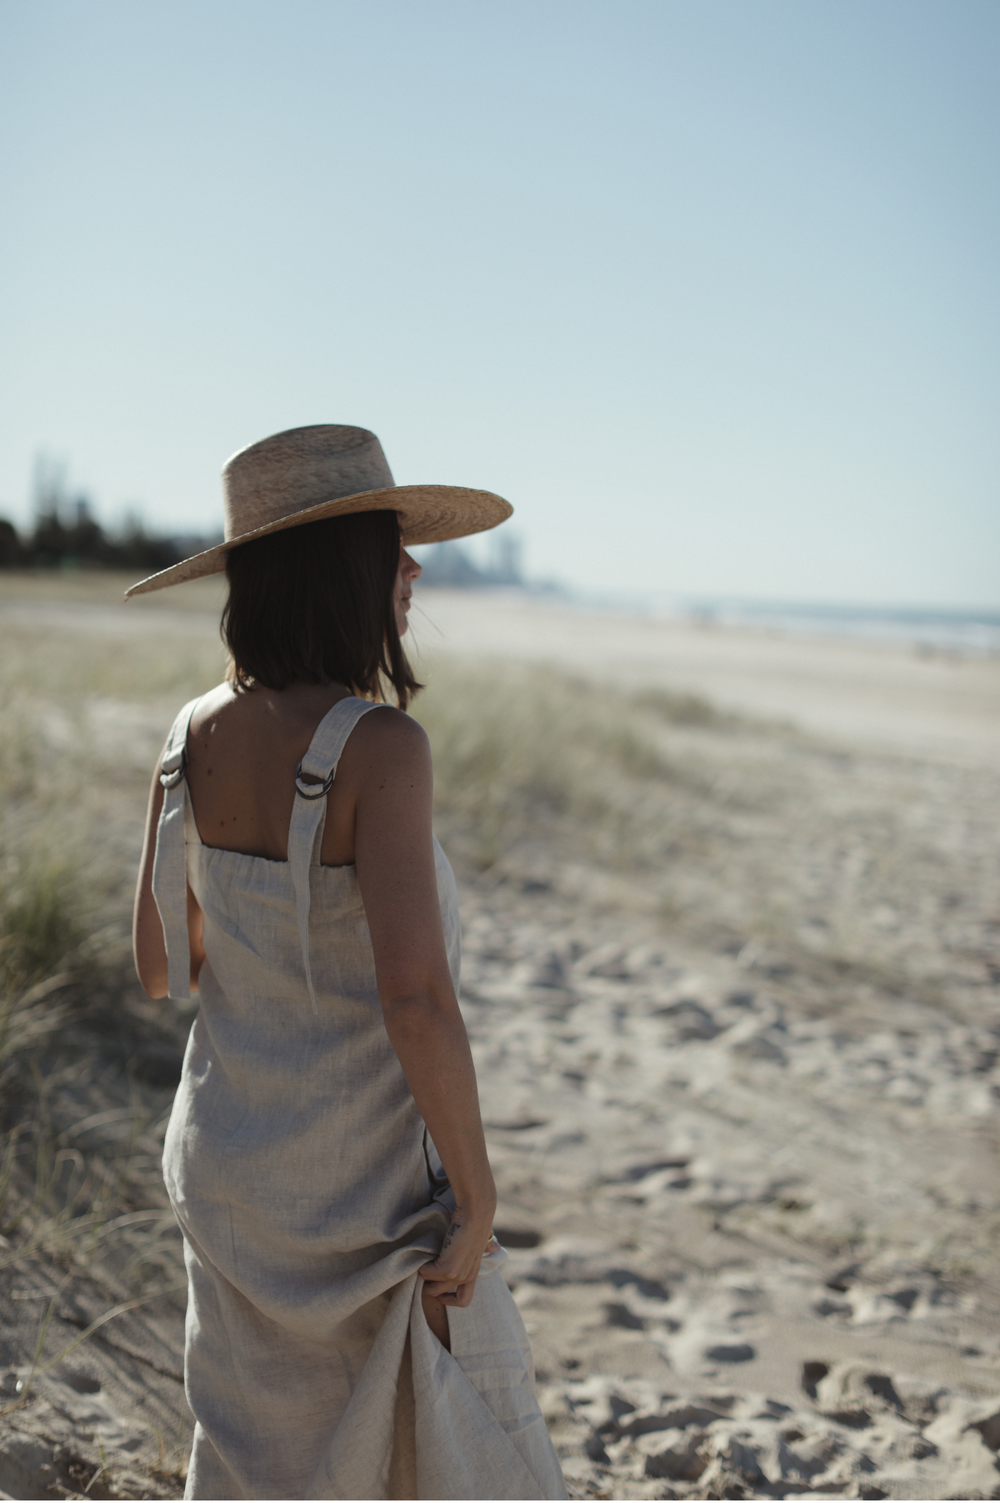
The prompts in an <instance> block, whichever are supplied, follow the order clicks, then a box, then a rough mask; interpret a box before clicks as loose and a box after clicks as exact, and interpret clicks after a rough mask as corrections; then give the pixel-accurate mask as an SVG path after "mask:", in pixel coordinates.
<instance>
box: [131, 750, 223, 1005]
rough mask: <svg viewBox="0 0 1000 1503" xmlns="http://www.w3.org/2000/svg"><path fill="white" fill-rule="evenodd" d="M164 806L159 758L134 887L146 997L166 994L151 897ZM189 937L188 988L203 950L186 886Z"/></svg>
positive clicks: (135, 940) (194, 982)
mask: <svg viewBox="0 0 1000 1503" xmlns="http://www.w3.org/2000/svg"><path fill="white" fill-rule="evenodd" d="M162 809H163V785H162V784H161V782H160V762H159V761H158V762H157V764H156V768H155V770H154V772H153V783H152V787H151V788H150V790H149V807H148V809H147V811H146V834H145V838H144V840H143V844H142V862H141V865H140V867H139V881H138V883H137V885H136V889H135V908H134V910H133V913H132V954H133V955H134V957H135V969H136V973H137V975H138V977H139V982H140V985H141V986H142V989H143V991H144V992H145V993H146V995H147V997H154V998H158V997H165V996H166V995H167V946H166V942H165V940H164V938H163V925H162V924H161V923H160V914H159V910H158V909H157V906H156V899H155V898H154V897H153V861H154V859H155V857H156V830H157V826H158V825H159V822H160V813H161V811H162ZM187 906H188V939H189V941H190V946H191V989H192V991H197V990H198V976H199V973H200V971H201V966H202V961H203V960H204V959H205V950H204V946H203V944H202V932H201V931H202V913H201V908H200V907H199V906H198V899H197V898H196V897H195V895H194V893H193V892H192V891H191V889H190V887H189V888H188V890H187Z"/></svg>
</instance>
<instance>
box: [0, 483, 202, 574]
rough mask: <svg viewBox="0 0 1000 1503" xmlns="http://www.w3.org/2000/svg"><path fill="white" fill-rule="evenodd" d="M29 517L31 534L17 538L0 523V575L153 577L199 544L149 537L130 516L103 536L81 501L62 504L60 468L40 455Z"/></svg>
mask: <svg viewBox="0 0 1000 1503" xmlns="http://www.w3.org/2000/svg"><path fill="white" fill-rule="evenodd" d="M34 513H35V520H34V524H33V525H32V527H31V529H30V530H29V531H26V532H20V533H19V532H18V530H17V528H16V527H15V526H14V524H13V522H10V521H8V520H7V519H6V518H5V517H0V569H58V568H82V569H95V568H97V569H138V570H146V572H147V573H153V572H155V571H156V570H157V569H168V568H169V567H170V565H171V564H176V563H178V562H179V561H180V559H182V558H185V557H186V556H187V555H188V554H189V553H196V552H197V551H198V545H199V544H201V543H202V540H201V539H196V538H167V537H159V536H157V535H155V534H153V533H149V532H147V531H146V529H145V527H144V526H143V524H142V522H141V521H140V520H139V518H138V517H136V516H134V515H132V516H129V517H127V518H126V520H125V522H124V524H123V526H122V527H121V528H119V529H117V530H116V531H114V532H110V531H106V530H105V528H103V527H102V526H101V524H100V522H98V521H97V518H96V517H95V516H94V514H93V510H92V508H91V504H90V501H89V499H88V498H87V497H86V496H83V495H77V496H76V497H74V498H73V499H69V498H68V496H67V494H66V488H65V478H64V471H63V469H62V467H61V466H60V465H59V464H57V463H55V462H54V461H52V460H51V459H48V458H46V456H44V455H42V456H40V457H39V459H38V461H37V463H36V466H35V479H34ZM212 541H215V540H214V539H213V540H212ZM192 544H193V546H189V545H192ZM202 546H205V547H208V546H210V544H209V543H208V542H205V543H204V544H202Z"/></svg>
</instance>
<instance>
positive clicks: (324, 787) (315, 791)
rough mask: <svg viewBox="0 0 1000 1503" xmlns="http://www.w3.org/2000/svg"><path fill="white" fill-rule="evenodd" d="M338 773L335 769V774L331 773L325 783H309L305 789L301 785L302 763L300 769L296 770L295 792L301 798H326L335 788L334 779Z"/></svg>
mask: <svg viewBox="0 0 1000 1503" xmlns="http://www.w3.org/2000/svg"><path fill="white" fill-rule="evenodd" d="M336 771H337V769H336V768H334V769H333V772H331V774H330V776H329V777H328V778H327V780H326V782H325V783H307V784H306V786H305V787H303V786H302V783H301V778H302V763H301V762H300V763H299V765H298V767H296V769H295V792H296V793H297V794H298V795H299V797H300V798H309V799H313V798H326V795H327V794H328V793H329V792H330V789H331V788H332V787H333V779H334V774H335V773H336Z"/></svg>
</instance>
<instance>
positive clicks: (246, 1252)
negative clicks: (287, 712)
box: [164, 692, 459, 1318]
mask: <svg viewBox="0 0 1000 1503" xmlns="http://www.w3.org/2000/svg"><path fill="white" fill-rule="evenodd" d="M220 698H221V696H220V695H219V694H218V692H216V693H213V695H212V696H209V697H208V700H207V702H206V704H205V706H204V712H203V713H201V714H199V711H200V710H201V709H202V707H201V706H199V707H198V709H196V711H195V715H194V717H193V718H192V725H191V731H190V732H189V735H188V743H187V745H188V756H189V777H192V775H193V773H194V771H195V769H196V768H197V767H198V766H199V764H200V767H201V772H202V777H203V780H204V782H206V783H207V782H208V781H209V779H210V778H211V777H219V775H220V774H223V773H224V774H225V776H226V778H227V779H228V778H229V777H231V776H232V775H233V773H232V761H230V760H229V759H228V758H227V752H228V750H229V747H230V746H231V745H232V744H233V743H235V744H236V745H237V746H238V745H239V739H238V738H239V736H240V735H241V734H242V735H246V734H247V731H248V722H249V721H250V717H247V716H239V715H237V714H235V713H233V710H234V709H235V708H236V707H234V706H233V705H232V704H231V703H230V704H229V705H227V704H226V703H225V701H223V708H222V710H221V711H220V710H214V711H213V704H217V703H218V701H219V699H220ZM375 709H376V707H374V706H370V705H365V704H363V703H362V702H359V701H358V700H356V699H353V698H351V697H350V696H343V695H341V696H339V697H338V698H337V699H336V700H335V703H334V706H333V707H332V709H331V710H330V711H329V712H328V713H327V715H326V716H325V717H324V718H323V720H322V721H321V724H320V727H319V729H318V731H317V734H316V738H315V740H314V738H313V737H310V740H309V742H307V744H306V748H305V750H303V751H302V752H301V753H300V756H299V760H301V759H302V757H304V756H305V753H306V751H308V749H309V745H310V742H311V743H312V744H313V745H314V747H315V745H316V742H317V741H321V742H325V748H326V751H325V760H326V761H328V762H331V763H336V761H338V760H339V757H340V748H341V746H342V745H348V746H349V745H350V739H352V737H353V735H354V734H356V733H357V730H358V729H360V727H361V725H363V724H364V723H365V721H366V720H367V719H369V718H371V719H373V720H374V719H375V718H376V717H375V715H374V714H373V715H371V716H369V715H368V714H367V713H366V711H371V710H375ZM227 711H228V713H227ZM378 713H380V714H385V713H386V712H385V711H384V710H379V711H378ZM199 722H200V727H199ZM265 724H266V725H268V726H269V728H270V725H277V734H275V735H273V736H272V737H271V742H272V744H271V745H268V744H267V742H266V741H265V744H264V748H263V750H262V751H260V752H258V750H257V749H256V748H254V747H252V746H251V748H250V751H249V755H248V756H247V757H246V758H245V759H244V760H245V763H246V766H247V772H246V776H245V778H244V779H243V788H244V790H246V789H249V790H250V791H251V792H256V793H257V795H258V798H259V803H260V805H261V807H262V808H263V810H264V812H265V814H266V815H270V814H271V812H272V811H271V809H269V808H268V801H267V799H266V798H265V797H263V795H262V790H261V788H260V786H259V785H260V782H262V780H263V779H264V778H266V777H268V776H271V775H273V759H274V758H275V755H277V758H278V759H280V758H281V756H282V754H285V753H287V751H288V745H289V741H290V740H291V748H292V752H293V753H294V752H295V751H296V750H297V749H298V748H297V746H296V744H295V742H294V740H292V739H291V738H290V737H288V736H287V734H286V733H285V727H284V726H282V725H281V723H280V722H278V721H276V718H275V717H274V716H273V714H272V717H271V719H270V722H269V721H265ZM216 727H221V731H220V730H218V729H214V728H216ZM294 729H295V728H294V725H293V730H294ZM275 747H276V752H275ZM314 755H315V752H314ZM323 760H324V755H321V756H320V761H323ZM295 765H297V763H296V764H293V766H292V768H291V770H290V772H289V773H288V774H287V777H288V781H289V782H290V783H291V785H292V787H293V789H294V786H295V785H294V767H295ZM336 773H337V775H336V777H335V778H334V786H336V783H337V782H338V781H339V778H340V769H339V767H337V768H336ZM255 779H257V780H258V787H257V789H256V790H254V787H253V784H254V780H255ZM220 781H221V777H220ZM195 786H196V787H197V786H198V785H197V784H195ZM237 786H238V787H239V781H238V780H237ZM331 791H332V790H331ZM193 792H194V790H193V789H192V793H193ZM272 802H276V800H273V801H272ZM341 802H342V804H346V802H347V795H346V794H345V795H344V797H343V799H342V800H341ZM192 803H193V804H194V812H195V814H197V810H198V803H196V802H195V800H194V798H193V797H192ZM315 803H316V804H317V805H318V803H319V800H316V801H315ZM210 807H211V805H210ZM201 808H202V824H203V827H204V824H205V802H204V801H202V803H201ZM293 812H296V811H295V804H294V799H293ZM316 812H318V810H317V811H316ZM306 813H307V815H308V814H310V813H313V810H311V809H310V808H309V806H308V804H307V806H306ZM315 822H316V821H315V817H314V823H315ZM345 822H346V821H345ZM212 828H213V826H212V825H211V824H209V825H208V829H212ZM237 828H238V829H240V828H241V826H239V825H238V826H237ZM252 828H253V827H252V825H251V823H250V821H249V820H247V821H245V822H244V824H243V826H242V829H244V830H250V829H252ZM284 845H285V853H286V854H287V855H290V857H291V859H290V860H288V859H272V858H270V857H269V856H266V855H261V854H256V853H247V852H240V851H237V850H232V849H228V848H219V847H212V846H210V845H207V844H205V843H204V842H203V841H201V840H200V839H199V838H198V830H197V827H196V826H195V824H194V822H193V821H192V820H191V819H188V820H187V839H186V842H185V869H186V873H187V879H188V881H189V883H190V885H191V889H192V891H193V893H194V895H195V897H196V899H197V901H198V904H199V906H200V908H201V911H202V915H203V945H204V950H205V956H206V959H205V962H204V964H203V966H202V969H201V974H200V995H201V1011H200V1015H199V1017H198V1020H197V1022H196V1024H195V1026H194V1028H193V1030H192V1034H191V1039H190V1042H189V1046H188V1052H187V1056H186V1059H185V1067H184V1074H183V1079H182V1082H181V1086H180V1089H179V1091H178V1096H177V1101H176V1104H175V1108H174V1112H173V1116H172V1118H171V1125H170V1132H169V1135H168V1139H167V1142H166V1144H165V1153H164V1170H165V1174H166V1176H167V1182H168V1186H169V1188H170V1191H171V1196H172V1198H173V1199H174V1201H175V1203H176V1204H177V1205H178V1206H180V1207H182V1214H183V1218H184V1225H185V1230H186V1231H188V1233H189V1234H190V1235H191V1236H192V1237H194V1239H195V1240H196V1241H197V1242H198V1243H199V1244H201V1245H203V1246H211V1247H217V1246H218V1245H219V1244H220V1241H222V1242H223V1244H224V1245H228V1246H229V1248H231V1253H230V1255H229V1256H227V1257H226V1258H224V1259H223V1268H222V1271H223V1272H224V1273H225V1275H226V1277H227V1278H229V1279H230V1280H232V1281H233V1282H235V1283H236V1284H237V1285H238V1286H239V1287H241V1288H243V1289H244V1291H245V1292H246V1293H247V1294H249V1295H250V1297H251V1298H253V1299H254V1302H255V1303H256V1304H258V1306H259V1307H261V1308H267V1311H268V1313H269V1314H270V1315H271V1316H272V1317H273V1318H286V1317H287V1315H288V1314H289V1309H288V1306H289V1302H291V1303H293V1304H294V1305H296V1306H299V1307H303V1308H305V1306H307V1305H308V1304H309V1303H310V1301H311V1300H313V1299H315V1298H317V1297H321V1298H322V1300H323V1301H324V1302H326V1303H328V1302H329V1290H330V1280H331V1276H333V1275H335V1274H336V1272H337V1257H338V1253H339V1252H344V1253H347V1252H350V1262H351V1271H352V1272H354V1271H356V1270H357V1267H358V1259H359V1256H362V1249H363V1248H364V1247H365V1245H366V1243H367V1244H370V1243H371V1225H372V1217H373V1213H374V1216H375V1222H376V1224H380V1225H384V1226H385V1227H389V1226H393V1227H399V1226H400V1225H401V1224H403V1223H405V1222H406V1221H407V1219H408V1218H410V1217H411V1216H412V1215H413V1214H414V1213H416V1212H423V1213H426V1208H427V1206H428V1203H429V1202H430V1201H432V1200H433V1198H434V1194H435V1192H436V1190H437V1188H438V1187H439V1186H440V1185H441V1184H442V1183H443V1180H442V1177H441V1174H440V1166H439V1165H438V1163H437V1160H436V1156H435V1155H434V1153H433V1149H432V1147H431V1146H430V1145H428V1144H427V1143H426V1142H425V1132H424V1126H423V1122H422V1120H421V1118H420V1115H419V1113H418V1111H417V1109H416V1106H415V1104H414V1101H413V1097H412V1095H411V1093H410V1091H409V1088H408V1086H407V1084H406V1080H405V1078H404V1076H403V1072H402V1069H401V1067H400V1064H399V1060H398V1058H397V1056H396V1053H395V1051H394V1050H393V1048H392V1045H391V1044H390V1042H389V1039H388V1037H387V1035H386V1032H385V1026H384V1023H383V1020H382V1012H381V1007H380V1004H379V995H378V987H377V983H376V977H375V965H374V958H373V955H372V947H371V938H370V934H369V930H368V924H367V921H366V917H365V910H364V904H363V901H362V898H361V893H360V889H359V886H358V880H357V873H356V870H355V868H354V866H353V865H352V864H342V865H339V866H335V867H332V866H326V865H322V864H321V863H320V862H318V861H317V860H316V857H315V852H314V851H313V850H311V849H310V845H309V837H308V835H306V838H305V840H304V841H303V840H302V839H301V838H299V840H298V843H296V838H295V837H294V836H293V838H292V840H291V841H289V838H288V833H287V831H286V836H285V841H284ZM290 845H291V850H290V851H289V846H290ZM436 855H437V886H438V894H439V900H440V904H441V910H442V917H443V919H444V927H445V934H446V943H447V947H448V952H449V953H448V959H449V966H450V969H451V971H452V977H453V980H454V983H455V985H456V987H457V985H458V970H459V928H458V912H457V899H456V895H455V887H454V879H453V877H452V875H451V869H450V867H449V866H448V863H447V860H446V859H445V857H444V855H443V853H442V852H441V851H440V848H439V847H438V848H437V851H436ZM296 862H299V863H300V864H304V865H305V868H306V870H305V873H304V875H305V877H306V879H307V880H308V886H309V913H308V917H307V935H308V963H309V971H310V973H311V979H312V988H313V993H314V995H315V1007H314V1006H313V1001H312V998H311V996H310V989H309V985H308V982H307V972H306V961H307V953H306V946H305V945H304V943H303V935H302V933H301V930H300V925H299V893H298V892H297V885H299V886H301V877H302V873H301V872H300V873H299V874H298V877H299V882H298V884H297V873H296V870H295V865H296ZM352 1135H354V1136H356V1138H357V1140H358V1141H359V1142H363V1144H364V1151H363V1153H352V1152H350V1151H348V1152H344V1151H343V1146H344V1144H345V1143H349V1142H350V1140H351V1138H352ZM335 1145H336V1146H335ZM373 1163H375V1164H378V1165H379V1166H380V1167H379V1172H378V1175H377V1177H376V1179H375V1180H374V1182H373V1180H372V1175H371V1166H372V1164H373ZM243 1218H248V1219H249V1221H250V1222H252V1223H253V1235H252V1236H251V1235H249V1233H250V1230H251V1228H250V1227H249V1226H244V1225H242V1221H243ZM220 1220H224V1221H225V1223H226V1228H225V1230H227V1231H228V1233H229V1235H228V1236H227V1237H222V1232H223V1230H224V1229H223V1228H222V1227H221V1226H220V1224H219V1223H220ZM268 1226H272V1227H273V1226H277V1227H280V1228H281V1237H280V1246H272V1245H264V1246H262V1245H261V1235H262V1229H263V1228H266V1227H268ZM438 1230H440V1229H438ZM324 1243H325V1244H326V1245H325V1247H324ZM369 1250H370V1254H371V1259H372V1261H375V1260H377V1259H378V1257H379V1256H381V1251H382V1250H381V1249H379V1248H377V1247H375V1248H370V1249H369ZM317 1254H320V1259H319V1262H317ZM260 1269H266V1285H267V1287H266V1289H265V1288H261V1287H259V1278H258V1270H260ZM309 1269H311V1270H312V1277H311V1278H310V1277H309V1275H308V1270H309ZM380 1277H381V1276H380ZM316 1279H319V1282H320V1286H321V1287H313V1286H314V1285H315V1281H316ZM275 1300H277V1301H278V1305H277V1307H276V1306H275ZM282 1311H283V1312H284V1316H281V1313H280V1312H282Z"/></svg>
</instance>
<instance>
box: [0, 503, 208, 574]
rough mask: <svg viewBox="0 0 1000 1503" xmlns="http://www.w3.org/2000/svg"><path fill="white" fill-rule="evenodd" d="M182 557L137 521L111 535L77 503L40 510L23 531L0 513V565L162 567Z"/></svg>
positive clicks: (166, 567) (178, 550)
mask: <svg viewBox="0 0 1000 1503" xmlns="http://www.w3.org/2000/svg"><path fill="white" fill-rule="evenodd" d="M182 557H183V555H182V553H181V551H180V549H179V548H178V547H177V546H176V544H175V543H174V542H173V541H172V540H171V539H170V538H161V537H153V536H151V535H150V534H149V533H147V532H146V530H145V528H144V527H143V526H142V523H141V522H133V523H130V524H128V525H127V526H126V527H125V528H124V529H123V530H122V532H121V533H120V534H118V535H117V536H114V537H112V536H111V535H109V534H108V533H107V532H105V530H104V528H103V527H102V526H101V524H100V523H99V522H98V521H96V520H95V519H94V518H93V517H92V516H91V515H90V513H89V511H88V510H85V509H84V508H83V507H82V506H81V505H79V504H78V509H77V512H76V515H75V516H71V517H61V516H60V515H59V513H58V512H55V511H48V512H40V513H39V514H38V516H37V517H36V518H35V525H34V527H33V528H32V530H31V531H30V532H28V533H25V534H24V535H23V536H22V535H21V534H20V533H19V532H18V531H17V528H16V527H15V526H14V524H13V522H9V521H7V519H6V518H5V517H0V569H58V568H64V569H65V568H89V569H93V568H98V569H146V570H149V571H151V572H152V571H155V570H157V569H168V568H169V567H170V565H171V564H176V563H177V562H178V561H179V560H180V559H181V558H182Z"/></svg>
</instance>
